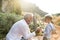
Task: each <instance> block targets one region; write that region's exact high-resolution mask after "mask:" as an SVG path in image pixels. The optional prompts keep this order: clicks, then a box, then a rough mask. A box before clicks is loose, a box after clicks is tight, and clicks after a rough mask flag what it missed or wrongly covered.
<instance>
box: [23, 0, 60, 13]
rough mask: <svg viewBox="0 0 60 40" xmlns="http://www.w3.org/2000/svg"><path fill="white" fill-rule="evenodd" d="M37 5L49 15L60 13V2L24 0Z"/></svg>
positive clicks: (57, 0)
mask: <svg viewBox="0 0 60 40" xmlns="http://www.w3.org/2000/svg"><path fill="white" fill-rule="evenodd" d="M23 1H26V2H31V3H34V4H36V5H37V6H38V7H39V8H40V9H41V10H43V11H45V12H48V13H59V12H60V0H23Z"/></svg>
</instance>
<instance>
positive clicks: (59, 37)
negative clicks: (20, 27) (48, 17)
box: [33, 26, 60, 40]
mask: <svg viewBox="0 0 60 40" xmlns="http://www.w3.org/2000/svg"><path fill="white" fill-rule="evenodd" d="M56 32H57V33H56V34H52V35H51V40H60V26H56ZM33 40H43V36H37V37H35V38H33Z"/></svg>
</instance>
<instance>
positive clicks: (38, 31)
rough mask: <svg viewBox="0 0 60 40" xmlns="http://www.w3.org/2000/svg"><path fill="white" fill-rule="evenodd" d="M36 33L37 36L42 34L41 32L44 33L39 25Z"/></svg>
mask: <svg viewBox="0 0 60 40" xmlns="http://www.w3.org/2000/svg"><path fill="white" fill-rule="evenodd" d="M35 33H36V36H40V35H41V33H42V29H41V28H39V27H38V28H37V29H36V31H35Z"/></svg>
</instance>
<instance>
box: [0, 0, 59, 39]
mask: <svg viewBox="0 0 60 40" xmlns="http://www.w3.org/2000/svg"><path fill="white" fill-rule="evenodd" d="M59 4H60V1H59V0H0V40H5V37H6V34H7V33H8V31H9V30H10V28H11V26H12V25H13V24H14V23H15V22H16V21H18V20H21V19H22V18H23V16H24V15H25V14H26V13H32V14H33V15H34V18H33V22H32V23H31V24H30V28H31V32H33V31H34V30H35V29H36V28H37V27H41V28H42V29H44V26H45V25H44V22H42V20H43V18H44V16H45V15H47V14H48V15H52V16H53V22H54V25H55V27H56V30H57V34H55V35H52V38H51V40H60V5H59Z"/></svg>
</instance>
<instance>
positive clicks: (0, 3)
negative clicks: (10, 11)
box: [0, 0, 2, 11]
mask: <svg viewBox="0 0 60 40" xmlns="http://www.w3.org/2000/svg"><path fill="white" fill-rule="evenodd" d="M1 7H2V0H0V11H1Z"/></svg>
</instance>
